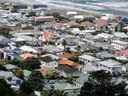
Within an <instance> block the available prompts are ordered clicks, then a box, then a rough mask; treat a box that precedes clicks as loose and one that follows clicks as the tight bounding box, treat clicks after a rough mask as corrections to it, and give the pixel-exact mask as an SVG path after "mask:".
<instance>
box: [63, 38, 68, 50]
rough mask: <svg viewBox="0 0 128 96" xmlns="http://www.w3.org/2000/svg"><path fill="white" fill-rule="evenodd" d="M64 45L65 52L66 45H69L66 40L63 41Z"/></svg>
mask: <svg viewBox="0 0 128 96" xmlns="http://www.w3.org/2000/svg"><path fill="white" fill-rule="evenodd" d="M62 45H63V46H64V51H65V48H66V45H67V41H66V40H65V39H63V41H62Z"/></svg>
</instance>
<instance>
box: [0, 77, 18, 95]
mask: <svg viewBox="0 0 128 96" xmlns="http://www.w3.org/2000/svg"><path fill="white" fill-rule="evenodd" d="M0 95H1V96H17V95H16V93H15V92H14V91H13V90H12V89H11V88H10V86H9V85H8V84H7V83H6V81H5V80H3V79H0Z"/></svg>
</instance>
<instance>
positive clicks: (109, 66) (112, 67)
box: [97, 59, 123, 72]
mask: <svg viewBox="0 0 128 96" xmlns="http://www.w3.org/2000/svg"><path fill="white" fill-rule="evenodd" d="M97 67H99V68H101V69H102V70H108V71H110V72H122V71H123V67H122V66H121V63H119V62H117V61H115V60H112V59H108V60H104V61H100V62H98V63H97Z"/></svg>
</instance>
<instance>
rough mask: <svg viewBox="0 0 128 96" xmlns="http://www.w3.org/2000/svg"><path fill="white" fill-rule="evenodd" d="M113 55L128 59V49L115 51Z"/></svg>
mask: <svg viewBox="0 0 128 96" xmlns="http://www.w3.org/2000/svg"><path fill="white" fill-rule="evenodd" d="M115 55H118V56H126V57H128V49H125V50H121V51H116V52H115Z"/></svg>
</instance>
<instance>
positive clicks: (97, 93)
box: [79, 70, 128, 96]
mask: <svg viewBox="0 0 128 96" xmlns="http://www.w3.org/2000/svg"><path fill="white" fill-rule="evenodd" d="M126 86H127V84H126V83H125V82H120V83H114V82H112V76H111V74H110V73H109V72H107V71H104V70H101V71H96V72H92V73H90V79H89V80H88V82H85V83H84V85H83V87H82V88H81V91H80V95H79V96H128V94H127V91H126Z"/></svg>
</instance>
